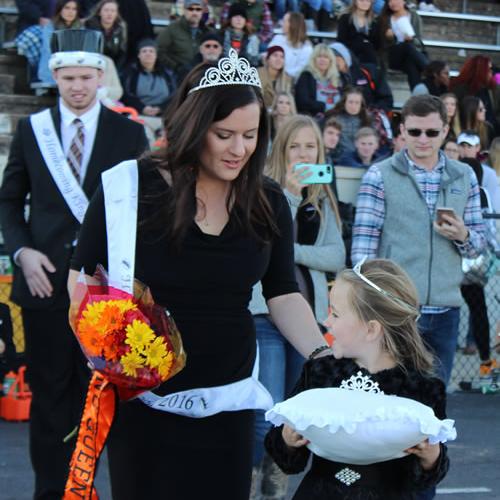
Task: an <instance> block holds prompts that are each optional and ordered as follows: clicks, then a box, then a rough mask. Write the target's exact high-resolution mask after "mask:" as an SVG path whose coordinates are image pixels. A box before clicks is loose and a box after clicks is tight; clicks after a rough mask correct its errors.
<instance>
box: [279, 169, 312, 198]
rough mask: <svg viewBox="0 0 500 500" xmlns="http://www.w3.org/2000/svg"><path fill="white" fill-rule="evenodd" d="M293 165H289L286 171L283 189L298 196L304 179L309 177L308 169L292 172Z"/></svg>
mask: <svg viewBox="0 0 500 500" xmlns="http://www.w3.org/2000/svg"><path fill="white" fill-rule="evenodd" d="M294 168H295V165H291V166H290V167H289V168H288V169H287V173H286V180H285V187H286V189H287V191H289V192H290V193H292V194H293V195H295V196H300V194H301V192H302V188H303V187H304V179H307V178H308V177H310V176H311V172H309V168H308V167H301V168H298V169H296V170H295V171H294Z"/></svg>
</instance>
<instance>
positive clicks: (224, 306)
mask: <svg viewBox="0 0 500 500" xmlns="http://www.w3.org/2000/svg"><path fill="white" fill-rule="evenodd" d="M168 190H169V188H168V186H167V185H166V183H165V181H164V180H163V178H162V177H161V176H160V174H159V173H158V171H157V170H156V168H154V166H153V165H152V164H151V163H150V162H149V161H146V162H144V161H143V162H140V170H139V191H140V198H139V199H140V202H139V215H138V220H139V225H138V227H139V231H138V235H137V239H136V270H135V276H136V278H138V279H139V280H141V281H142V282H143V283H146V284H147V285H148V286H149V287H150V289H151V292H152V294H153V297H154V299H155V301H156V302H157V303H159V304H162V305H165V306H166V307H168V309H169V310H170V311H171V313H172V315H173V317H174V318H175V321H176V323H177V326H178V327H179V330H180V332H181V335H182V339H183V343H184V347H185V350H186V352H187V364H186V367H185V368H184V370H183V371H181V372H180V373H179V374H177V375H176V376H175V377H173V378H172V379H171V380H169V381H167V382H166V383H165V384H163V385H162V386H161V387H160V388H159V389H157V390H155V393H157V394H167V393H172V392H177V391H182V390H187V389H192V388H197V387H211V386H219V385H224V384H228V383H232V382H235V381H238V380H241V379H244V378H246V377H249V376H250V374H251V371H252V367H253V364H254V360H255V347H256V339H255V330H254V324H253V321H252V316H251V314H250V312H249V311H248V307H247V306H248V303H249V301H250V297H251V292H252V287H253V285H254V284H255V283H256V282H257V281H259V280H261V281H262V284H263V290H264V295H265V297H266V299H269V298H272V297H275V296H279V295H283V294H287V293H292V292H296V291H297V283H296V281H295V275H294V260H293V228H292V220H291V215H290V210H289V207H288V203H287V201H286V199H285V197H284V195H283V193H282V192H281V190H280V189H279V187H277V185H276V184H274V183H272V181H266V185H265V192H266V195H267V198H268V200H269V202H270V205H271V207H272V209H273V212H274V215H275V217H274V220H275V221H276V224H277V225H278V227H279V231H280V234H279V236H275V237H274V238H273V239H272V241H271V242H270V243H268V244H264V243H261V242H259V241H257V239H256V238H253V237H252V236H250V235H249V234H246V232H245V231H244V230H243V229H242V228H241V226H240V225H239V223H238V220H237V218H236V217H235V214H234V213H232V214H231V215H230V218H229V221H228V223H227V225H226V226H225V228H224V229H223V231H222V232H221V234H220V235H219V236H212V235H208V234H205V233H203V232H202V231H201V229H200V228H199V227H198V226H197V225H196V223H195V222H194V221H193V222H192V225H191V226H190V227H189V229H188V231H187V234H186V237H185V239H184V241H183V243H182V246H181V248H180V250H175V249H174V248H172V245H171V244H169V241H168V239H167V238H166V236H165V231H164V228H158V229H152V228H150V229H148V230H146V229H141V227H142V226H141V221H143V220H145V219H148V216H149V215H151V213H152V212H154V211H155V210H157V207H158V205H157V204H155V202H153V203H151V202H150V201H148V200H151V199H155V198H154V196H155V195H156V199H158V194H159V193H160V194H161V193H163V194H162V196H166V197H168V196H169V191H168ZM152 196H153V198H151V197H152ZM98 263H102V264H103V265H104V266H106V265H107V250H106V231H105V215H104V201H103V192H102V189H101V190H99V191H98V192H97V193H96V195H95V196H94V198H93V199H92V201H91V203H90V206H89V208H88V211H87V214H86V217H85V221H84V223H83V225H82V229H81V232H80V237H79V243H78V247H77V249H76V253H75V256H74V259H73V262H72V268H73V269H76V270H78V269H81V267H82V266H83V267H84V268H85V271H86V273H87V274H93V272H94V270H95V266H96V264H98ZM253 421H254V412H253V411H252V410H248V411H239V412H223V413H219V414H217V415H214V416H212V417H207V418H199V419H197V418H188V417H182V416H178V415H174V414H169V413H165V412H163V411H157V410H153V409H150V408H149V407H147V406H145V405H143V404H142V403H140V402H128V403H122V404H121V405H120V407H119V412H118V416H117V418H116V420H115V422H114V424H113V427H112V430H111V433H110V437H109V440H108V456H109V464H110V474H111V484H112V492H113V498H114V499H119V500H122V499H131V500H132V499H133V500H143V499H144V500H147V499H162V498H168V499H169V500H184V499H185V500H192V499H196V498H218V499H227V500H240V499H241V500H248V495H249V489H250V476H251V467H252V448H253V438H254V434H253Z"/></svg>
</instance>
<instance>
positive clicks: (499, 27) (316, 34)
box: [0, 5, 500, 52]
mask: <svg viewBox="0 0 500 500" xmlns="http://www.w3.org/2000/svg"><path fill="white" fill-rule="evenodd" d="M464 7H465V5H464ZM17 13H18V11H17V8H16V7H0V44H3V43H4V42H5V41H6V40H5V26H6V19H7V18H8V17H9V16H10V17H12V16H17ZM419 15H420V16H422V17H431V18H438V19H443V20H444V19H448V20H455V21H456V20H458V21H476V22H482V23H490V24H495V25H496V44H483V43H474V42H450V41H448V40H433V39H425V40H423V42H424V44H425V45H426V46H427V47H437V48H446V49H458V50H460V49H465V50H477V51H486V52H500V17H499V16H484V15H479V14H463V13H456V12H423V11H419ZM152 23H153V26H155V27H157V28H161V27H164V26H168V24H169V23H170V21H169V20H168V19H158V18H154V19H152ZM280 32H281V31H280V30H275V33H280ZM307 34H308V35H309V36H310V37H311V38H316V39H321V40H323V39H325V40H332V39H335V38H336V36H337V33H336V32H335V31H328V32H327V31H316V30H308V32H307Z"/></svg>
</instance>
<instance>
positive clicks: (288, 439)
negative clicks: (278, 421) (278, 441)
mask: <svg viewBox="0 0 500 500" xmlns="http://www.w3.org/2000/svg"><path fill="white" fill-rule="evenodd" d="M281 435H282V436H283V441H285V443H286V444H287V446H289V447H290V448H301V447H302V446H305V445H306V444H308V443H309V441H308V440H307V439H304V438H303V437H302V436H301V435H300V434H299V433H298V432H295V431H294V430H293V429H292V428H291V427H289V426H288V425H284V426H283V430H282V431H281Z"/></svg>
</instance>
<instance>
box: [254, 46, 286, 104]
mask: <svg viewBox="0 0 500 500" xmlns="http://www.w3.org/2000/svg"><path fill="white" fill-rule="evenodd" d="M257 71H258V72H259V77H260V81H261V83H262V96H263V98H264V104H265V105H266V108H267V109H268V110H269V109H271V106H272V105H273V102H274V100H275V97H276V94H277V93H279V92H292V90H293V85H292V79H291V77H290V76H289V75H287V74H286V73H285V50H284V49H283V47H280V46H279V45H272V46H270V47H268V49H267V52H266V58H265V60H264V66H262V67H260V68H259V69H258V70H257Z"/></svg>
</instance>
